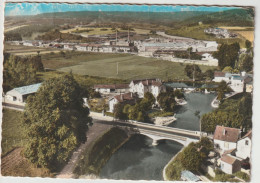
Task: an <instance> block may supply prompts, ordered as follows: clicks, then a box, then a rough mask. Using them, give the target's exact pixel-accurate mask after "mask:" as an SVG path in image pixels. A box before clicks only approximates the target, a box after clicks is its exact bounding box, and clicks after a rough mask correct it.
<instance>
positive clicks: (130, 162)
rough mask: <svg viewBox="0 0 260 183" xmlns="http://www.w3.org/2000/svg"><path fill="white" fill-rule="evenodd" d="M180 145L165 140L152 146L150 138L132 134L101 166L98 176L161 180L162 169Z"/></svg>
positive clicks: (180, 147)
mask: <svg viewBox="0 0 260 183" xmlns="http://www.w3.org/2000/svg"><path fill="white" fill-rule="evenodd" d="M182 147H183V146H182V145H181V144H179V143H177V142H173V141H169V140H165V141H163V142H160V143H159V144H158V145H157V146H152V139H150V138H149V137H146V136H143V135H134V136H132V137H131V138H130V139H129V141H127V142H126V143H125V144H124V145H123V146H122V147H121V148H120V149H119V150H118V151H117V152H115V153H114V154H113V155H112V157H111V158H110V159H109V160H108V162H107V163H106V165H105V166H104V167H103V168H102V170H101V173H100V178H104V179H127V180H163V175H162V170H163V168H164V166H165V165H166V164H167V163H168V162H169V161H170V159H171V158H172V157H173V156H174V155H175V154H177V153H178V152H179V151H180V150H181V149H182Z"/></svg>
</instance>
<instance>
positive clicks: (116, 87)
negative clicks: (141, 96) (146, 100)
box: [94, 84, 129, 94]
mask: <svg viewBox="0 0 260 183" xmlns="http://www.w3.org/2000/svg"><path fill="white" fill-rule="evenodd" d="M94 90H95V91H96V92H99V93H102V94H110V93H127V92H129V84H110V85H94Z"/></svg>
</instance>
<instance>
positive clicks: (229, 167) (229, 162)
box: [220, 154, 241, 174]
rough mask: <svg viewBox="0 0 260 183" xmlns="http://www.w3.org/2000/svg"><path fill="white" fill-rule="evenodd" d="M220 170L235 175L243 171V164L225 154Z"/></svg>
mask: <svg viewBox="0 0 260 183" xmlns="http://www.w3.org/2000/svg"><path fill="white" fill-rule="evenodd" d="M220 169H221V170H222V171H223V172H225V173H227V174H233V173H236V172H237V171H240V170H241V162H240V161H239V160H238V159H236V158H235V157H232V156H231V155H229V154H225V155H223V156H222V157H221V159H220Z"/></svg>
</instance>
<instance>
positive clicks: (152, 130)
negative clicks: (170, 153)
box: [91, 112, 207, 146]
mask: <svg viewBox="0 0 260 183" xmlns="http://www.w3.org/2000/svg"><path fill="white" fill-rule="evenodd" d="M91 117H92V118H93V122H94V123H103V124H110V125H114V126H127V127H130V128H133V129H135V130H136V132H137V133H139V134H142V135H145V136H147V137H149V138H151V139H153V143H152V144H153V145H157V144H158V143H159V142H160V141H162V140H172V141H175V142H178V143H180V144H182V145H183V146H187V145H189V144H190V143H191V142H198V141H199V139H200V137H201V136H206V135H207V134H206V133H203V132H199V131H192V130H185V129H179V128H173V127H167V126H158V125H154V124H148V123H142V122H137V121H131V120H130V121H120V120H114V119H113V118H112V117H109V116H102V114H100V115H99V114H98V113H97V114H94V115H93V113H92V112H91Z"/></svg>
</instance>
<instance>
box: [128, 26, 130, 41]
mask: <svg viewBox="0 0 260 183" xmlns="http://www.w3.org/2000/svg"><path fill="white" fill-rule="evenodd" d="M128 43H130V36H129V27H128Z"/></svg>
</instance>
